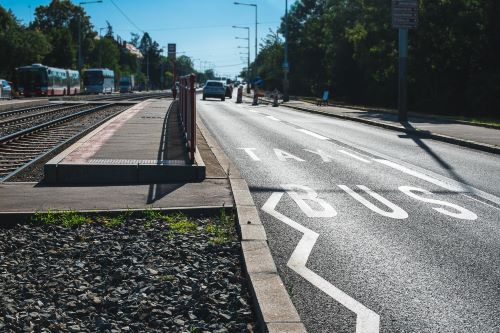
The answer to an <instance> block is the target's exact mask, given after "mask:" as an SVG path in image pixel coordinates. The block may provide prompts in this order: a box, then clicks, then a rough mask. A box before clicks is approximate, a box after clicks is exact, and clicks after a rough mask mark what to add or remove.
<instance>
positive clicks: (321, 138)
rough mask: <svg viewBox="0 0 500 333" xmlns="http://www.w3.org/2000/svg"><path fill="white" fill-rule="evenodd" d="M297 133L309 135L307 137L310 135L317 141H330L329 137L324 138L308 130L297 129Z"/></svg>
mask: <svg viewBox="0 0 500 333" xmlns="http://www.w3.org/2000/svg"><path fill="white" fill-rule="evenodd" d="M297 131H299V132H302V133H304V134H307V135H310V136H312V137H315V138H316V139H320V140H329V139H328V138H327V137H324V136H322V135H319V134H316V133H314V132H311V131H308V130H306V129H303V128H297Z"/></svg>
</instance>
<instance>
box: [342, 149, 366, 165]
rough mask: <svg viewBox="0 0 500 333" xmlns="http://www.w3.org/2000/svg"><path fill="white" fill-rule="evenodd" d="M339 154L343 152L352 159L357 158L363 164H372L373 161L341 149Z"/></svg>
mask: <svg viewBox="0 0 500 333" xmlns="http://www.w3.org/2000/svg"><path fill="white" fill-rule="evenodd" d="M339 152H341V153H342V154H345V155H347V156H351V157H352V158H355V159H357V160H358V161H361V162H365V163H371V161H369V160H367V159H364V158H362V157H359V156H358V155H355V154H353V153H350V152H348V151H345V150H342V149H339Z"/></svg>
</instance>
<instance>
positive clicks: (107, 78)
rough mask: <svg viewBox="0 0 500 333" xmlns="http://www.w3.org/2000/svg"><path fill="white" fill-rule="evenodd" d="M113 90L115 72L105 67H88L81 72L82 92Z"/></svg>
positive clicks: (99, 92)
mask: <svg viewBox="0 0 500 333" xmlns="http://www.w3.org/2000/svg"><path fill="white" fill-rule="evenodd" d="M114 91H115V72H113V71H112V70H111V69H107V68H90V69H87V70H86V71H85V72H83V92H84V93H86V94H101V93H102V94H111V93H113V92H114Z"/></svg>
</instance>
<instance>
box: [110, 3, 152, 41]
mask: <svg viewBox="0 0 500 333" xmlns="http://www.w3.org/2000/svg"><path fill="white" fill-rule="evenodd" d="M110 1H111V3H112V4H113V6H115V7H116V9H118V11H119V12H120V13H121V14H122V15H123V17H125V18H126V19H127V21H128V22H129V23H130V24H132V25H133V26H134V27H135V28H136V29H137V30H139V31H140V32H142V33H144V30H142V29H141V28H139V27H138V26H137V25H136V24H135V23H134V22H133V21H132V20H131V19H130V18H129V17H128V16H127V14H125V12H124V11H123V10H122V9H121V8H120V7H118V5H117V4H116V3H115V2H114V1H113V0H110Z"/></svg>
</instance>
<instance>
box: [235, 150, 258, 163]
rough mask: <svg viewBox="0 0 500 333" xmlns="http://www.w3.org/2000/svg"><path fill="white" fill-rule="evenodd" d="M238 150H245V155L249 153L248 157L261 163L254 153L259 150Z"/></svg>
mask: <svg viewBox="0 0 500 333" xmlns="http://www.w3.org/2000/svg"><path fill="white" fill-rule="evenodd" d="M238 149H241V150H244V151H245V153H247V154H248V156H250V157H251V158H252V160H254V161H260V158H259V157H258V156H257V155H255V153H254V152H253V151H254V150H256V149H257V148H238Z"/></svg>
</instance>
